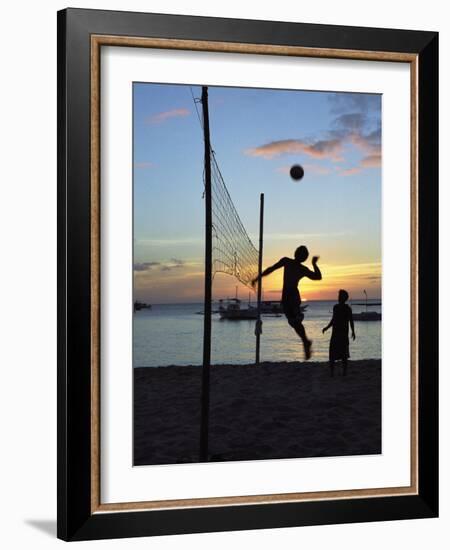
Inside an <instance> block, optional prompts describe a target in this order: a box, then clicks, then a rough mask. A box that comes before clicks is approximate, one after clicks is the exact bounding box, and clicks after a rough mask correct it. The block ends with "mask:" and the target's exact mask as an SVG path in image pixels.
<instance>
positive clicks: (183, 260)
mask: <svg viewBox="0 0 450 550" xmlns="http://www.w3.org/2000/svg"><path fill="white" fill-rule="evenodd" d="M192 93H193V95H194V97H196V98H199V97H200V95H201V88H200V87H199V86H193V87H192ZM133 98H134V107H133V108H134V111H133V116H134V285H135V299H138V300H144V301H148V302H151V303H177V302H201V301H202V299H203V282H204V281H203V268H204V265H203V254H204V201H203V199H202V192H203V134H202V130H201V126H200V123H199V119H198V117H197V113H196V109H195V105H194V102H193V99H192V95H191V88H190V87H189V86H182V85H179V86H178V85H161V84H147V83H135V84H134V90H133ZM197 107H198V109H199V112H201V105H197ZM209 109H210V127H211V143H212V147H213V149H214V151H215V154H216V159H217V162H218V164H219V166H220V169H221V172H222V175H223V177H224V179H225V182H226V185H227V187H228V190H229V192H230V195H231V197H232V199H233V202H234V204H235V206H236V208H237V210H238V212H239V215H240V217H241V220H242V222H243V224H244V226H245V228H246V229H247V232H248V233H249V235H250V237H251V239H252V240H253V242H254V243H255V245H257V243H258V224H259V194H260V193H261V192H263V193H264V194H265V205H266V209H265V228H264V262H263V264H264V267H267V266H268V265H271V264H272V263H274V262H276V261H278V260H279V259H280V258H281V257H283V256H291V257H292V255H293V252H294V250H295V248H296V247H297V246H299V245H301V244H305V245H306V246H307V247H308V248H309V250H310V254H311V256H312V255H318V256H320V260H319V265H320V267H321V270H322V274H323V280H322V281H319V282H318V281H306V280H303V281H302V282H301V283H300V289H301V294H302V298H303V299H310V300H314V299H335V298H336V295H337V292H338V290H339V289H340V288H345V289H347V290H348V291H349V293H350V296H351V297H353V298H360V297H362V295H363V290H364V289H366V290H367V293H368V295H369V297H373V298H379V297H380V296H381V96H379V95H369V94H350V93H339V94H335V93H328V92H303V91H284V90H263V89H244V88H223V87H210V88H209ZM293 164H301V165H302V166H303V167H304V169H305V176H304V178H303V179H302V180H301V181H300V182H294V181H293V180H292V179H291V178H290V176H289V168H290V166H292V165H293ZM310 259H311V258H310ZM310 259H309V260H308V261H307V264H308V265H309V264H310ZM281 282H282V271H281V270H280V271H278V272H275V273H273V274H272V275H270V276H269V277H267V278H266V279H264V297H265V299H279V297H280V290H281ZM236 284H237V281H236V279H235V278H233V277H231V276H229V275H224V274H217V275H216V276H215V278H214V284H213V298H215V299H218V298H224V297H227V296H234V294H235V286H236ZM239 295H240V297H241V298H247V296H248V289H246V288H245V287H243V286H242V285H239ZM252 299H254V298H252Z"/></svg>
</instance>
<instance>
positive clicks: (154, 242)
mask: <svg viewBox="0 0 450 550" xmlns="http://www.w3.org/2000/svg"><path fill="white" fill-rule="evenodd" d="M202 243H203V239H201V238H200V237H185V238H183V237H178V238H177V237H174V238H172V239H137V240H136V241H135V245H136V246H157V247H160V246H180V245H191V244H192V245H196V244H202Z"/></svg>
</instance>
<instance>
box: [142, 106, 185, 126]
mask: <svg viewBox="0 0 450 550" xmlns="http://www.w3.org/2000/svg"><path fill="white" fill-rule="evenodd" d="M190 114H191V112H190V111H189V109H171V110H170V111H163V112H162V113H157V114H156V115H152V116H150V117H148V118H147V119H146V122H147V124H161V123H162V122H165V121H166V120H168V119H170V118H178V117H186V116H189V115H190Z"/></svg>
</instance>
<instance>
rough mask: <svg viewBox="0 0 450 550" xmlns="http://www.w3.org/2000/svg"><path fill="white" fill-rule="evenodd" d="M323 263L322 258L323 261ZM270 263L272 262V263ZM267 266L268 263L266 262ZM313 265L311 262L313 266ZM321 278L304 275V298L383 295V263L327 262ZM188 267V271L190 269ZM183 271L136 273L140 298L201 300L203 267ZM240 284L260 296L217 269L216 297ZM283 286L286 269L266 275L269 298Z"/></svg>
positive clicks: (244, 295)
mask: <svg viewBox="0 0 450 550" xmlns="http://www.w3.org/2000/svg"><path fill="white" fill-rule="evenodd" d="M319 263H320V262H319ZM269 265H270V264H269ZM266 267H267V266H266ZM309 267H310V266H309ZM320 269H321V272H322V277H323V278H322V280H321V281H312V280H310V279H307V278H304V279H302V280H301V281H300V284H299V289H300V293H301V296H302V300H305V301H306V300H334V299H336V298H337V293H338V291H339V290H340V289H341V288H344V289H345V290H347V291H348V293H349V294H350V298H361V297H362V296H363V291H364V290H366V291H367V294H368V296H369V297H370V298H380V297H381V263H379V262H373V263H354V264H351V263H349V264H345V265H337V264H331V263H330V264H325V263H324V264H323V265H320ZM186 271H187V272H186ZM186 271H185V272H184V273H183V274H181V273H179V272H177V271H175V270H174V271H173V272H156V271H148V272H143V273H135V291H136V298H137V299H143V300H148V301H150V302H154V303H170V302H172V303H173V302H201V301H202V300H203V291H204V289H203V285H204V278H203V271H202V270H199V266H198V264H197V265H195V266H194V265H192V267H191V268H190V269H187V270H186ZM236 287H237V292H238V296H239V298H241V299H242V300H244V301H245V300H247V299H248V297H249V296H250V299H251V300H252V301H255V300H256V293H255V292H252V291H251V290H250V289H249V288H247V287H245V286H244V285H242V284H240V283H238V281H237V280H236V279H235V278H234V277H231V276H230V275H226V274H223V273H216V275H215V276H214V281H213V299H214V300H218V299H220V298H227V297H234V296H235V294H236ZM282 287H283V269H280V270H278V271H275V272H274V273H272V274H271V275H269V276H267V277H265V278H264V279H263V296H264V299H265V300H280V298H281V290H282Z"/></svg>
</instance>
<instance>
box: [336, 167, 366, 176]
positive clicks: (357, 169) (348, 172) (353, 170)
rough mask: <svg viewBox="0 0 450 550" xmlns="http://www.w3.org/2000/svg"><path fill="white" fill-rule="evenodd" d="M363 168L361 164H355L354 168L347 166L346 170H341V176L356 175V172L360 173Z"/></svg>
mask: <svg viewBox="0 0 450 550" xmlns="http://www.w3.org/2000/svg"><path fill="white" fill-rule="evenodd" d="M361 170H362V168H361V167H360V166H355V167H354V168H347V169H345V170H339V175H340V176H354V175H355V174H359V173H360V172H361Z"/></svg>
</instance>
